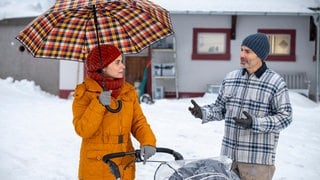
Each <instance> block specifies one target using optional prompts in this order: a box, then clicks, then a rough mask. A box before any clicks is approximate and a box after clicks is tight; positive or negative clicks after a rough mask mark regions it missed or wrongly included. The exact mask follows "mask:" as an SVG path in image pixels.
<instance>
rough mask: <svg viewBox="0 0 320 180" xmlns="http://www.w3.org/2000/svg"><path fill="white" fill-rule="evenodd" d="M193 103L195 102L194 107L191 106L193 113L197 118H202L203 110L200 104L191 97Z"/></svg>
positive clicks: (190, 109)
mask: <svg viewBox="0 0 320 180" xmlns="http://www.w3.org/2000/svg"><path fill="white" fill-rule="evenodd" d="M191 103H192V104H193V107H189V111H190V112H191V114H192V115H193V116H194V117H196V118H200V119H202V111H201V109H200V106H199V105H198V104H197V103H196V102H195V101H194V100H193V99H191Z"/></svg>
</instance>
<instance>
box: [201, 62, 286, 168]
mask: <svg viewBox="0 0 320 180" xmlns="http://www.w3.org/2000/svg"><path fill="white" fill-rule="evenodd" d="M258 76H259V75H258ZM201 109H202V112H203V114H204V118H203V123H206V122H208V121H216V120H225V130H224V131H225V132H224V137H223V142H222V150H221V154H222V155H226V156H228V157H230V158H232V159H233V160H235V161H238V162H244V163H256V164H268V165H271V164H274V161H275V154H276V148H277V143H278V138H279V133H280V131H281V130H282V129H284V128H286V127H287V126H288V125H289V124H290V123H291V121H292V107H291V104H290V101H289V95H288V89H287V86H286V83H285V82H284V79H283V78H282V77H281V76H279V75H278V74H277V73H275V72H274V71H272V70H270V69H267V68H266V66H265V70H264V71H263V72H262V73H261V76H260V77H257V74H251V75H248V74H247V73H246V72H245V71H243V70H236V71H233V72H231V73H229V74H228V75H227V76H226V78H225V79H224V80H223V83H222V86H221V88H220V92H219V95H218V97H217V100H216V102H215V103H213V104H210V105H205V106H203V107H201ZM243 111H247V112H248V113H249V114H250V115H251V116H252V117H253V125H252V128H251V129H247V130H245V129H243V128H241V127H237V126H236V125H235V122H234V120H233V119H232V118H233V117H245V116H244V115H243V113H242V112H243Z"/></svg>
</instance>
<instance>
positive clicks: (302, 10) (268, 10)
mask: <svg viewBox="0 0 320 180" xmlns="http://www.w3.org/2000/svg"><path fill="white" fill-rule="evenodd" d="M151 1H153V2H154V3H156V4H159V5H160V6H162V7H164V8H165V9H167V10H169V11H170V12H171V13H178V14H179V13H182V14H188V13H190V14H239V15H241V14H246V15H250V14H253V15H312V14H316V13H318V14H319V13H320V10H317V11H313V10H311V9H309V8H319V7H320V0H267V1H266V0H246V1H243V0H173V1H171V0H151ZM54 2H55V1H54V0H24V1H21V0H1V1H0V20H1V19H8V18H17V17H32V16H38V15H40V14H41V13H43V12H45V11H46V10H47V9H49V8H50V7H51V6H52V5H53V4H54Z"/></svg>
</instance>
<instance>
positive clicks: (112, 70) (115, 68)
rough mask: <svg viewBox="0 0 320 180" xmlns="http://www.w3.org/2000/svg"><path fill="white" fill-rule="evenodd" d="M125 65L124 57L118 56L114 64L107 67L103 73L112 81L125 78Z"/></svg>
mask: <svg viewBox="0 0 320 180" xmlns="http://www.w3.org/2000/svg"><path fill="white" fill-rule="evenodd" d="M125 68H126V67H125V65H124V64H123V61H122V56H121V55H120V56H118V57H117V58H116V59H115V60H114V61H113V62H112V63H110V64H109V65H108V66H107V67H105V68H103V73H104V74H105V75H106V76H107V77H109V78H112V79H116V78H123V76H124V70H125Z"/></svg>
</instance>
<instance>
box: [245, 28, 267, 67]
mask: <svg viewBox="0 0 320 180" xmlns="http://www.w3.org/2000/svg"><path fill="white" fill-rule="evenodd" d="M241 46H247V47H248V48H250V49H251V50H252V51H253V52H254V53H256V55H257V56H258V57H259V58H260V59H261V60H262V61H265V60H266V59H267V57H268V55H269V50H270V44H269V41H268V37H267V36H266V35H265V34H263V33H256V34H251V35H249V36H248V37H246V38H245V39H244V40H243V41H242V44H241Z"/></svg>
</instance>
